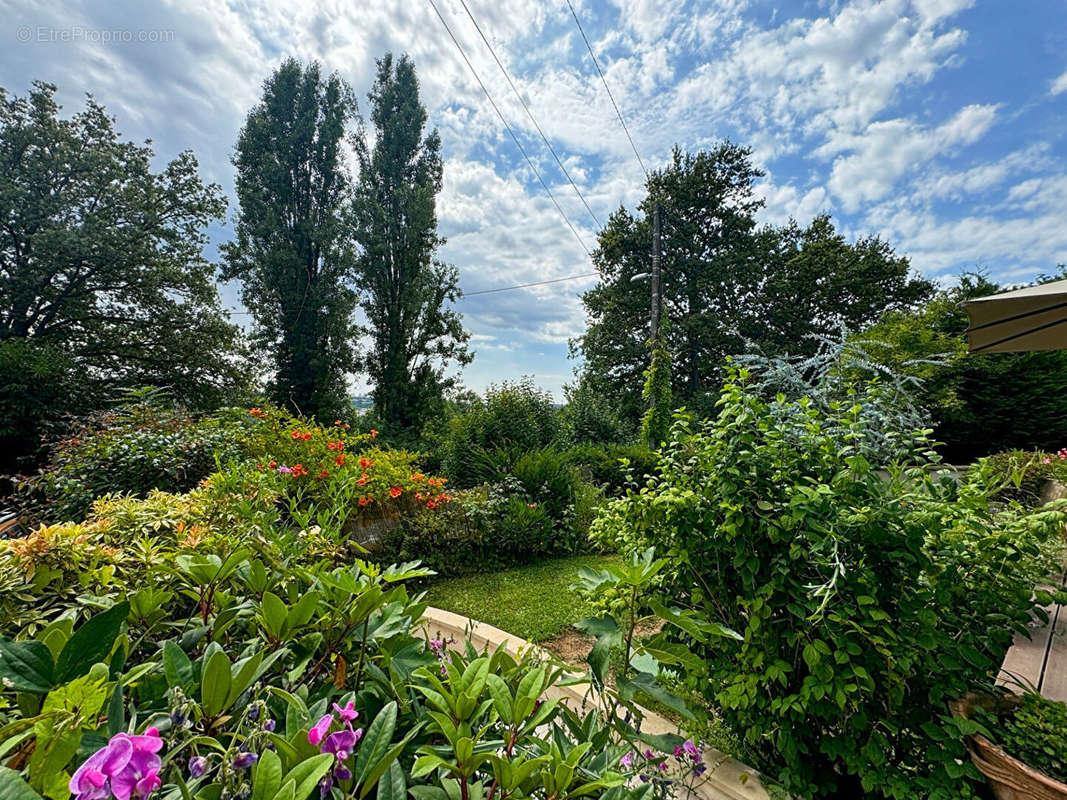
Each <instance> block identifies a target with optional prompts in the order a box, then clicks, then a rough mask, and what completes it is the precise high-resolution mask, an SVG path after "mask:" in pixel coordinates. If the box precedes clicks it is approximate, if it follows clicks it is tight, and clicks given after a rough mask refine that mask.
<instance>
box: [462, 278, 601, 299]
mask: <svg viewBox="0 0 1067 800" xmlns="http://www.w3.org/2000/svg"><path fill="white" fill-rule="evenodd" d="M599 274H600V273H599V272H583V273H582V274H581V275H568V276H567V277H565V278H551V279H550V280H547V281H534V282H533V283H520V284H517V285H515V286H501V287H500V288H499V289H481V290H480V291H477V292H464V293H463V297H474V296H475V295H476V294H493V293H495V292H510V291H511V290H513V289H528V288H530V287H531V286H544V285H545V284H548V283H562V282H563V281H576V280H578V279H579V278H593V277H596V276H597V275H599ZM460 299H461V300H462V299H463V298H460Z"/></svg>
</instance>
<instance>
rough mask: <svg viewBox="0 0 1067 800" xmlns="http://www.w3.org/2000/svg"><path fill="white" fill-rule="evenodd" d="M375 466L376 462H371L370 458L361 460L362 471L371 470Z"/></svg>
mask: <svg viewBox="0 0 1067 800" xmlns="http://www.w3.org/2000/svg"><path fill="white" fill-rule="evenodd" d="M373 466H374V462H373V461H371V460H370V459H369V458H361V459H360V460H359V468H360V469H369V468H370V467H373Z"/></svg>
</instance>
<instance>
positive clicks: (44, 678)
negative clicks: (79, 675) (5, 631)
mask: <svg viewBox="0 0 1067 800" xmlns="http://www.w3.org/2000/svg"><path fill="white" fill-rule="evenodd" d="M54 672H55V665H54V664H53V663H52V653H51V652H50V651H49V650H48V647H47V646H45V645H44V644H42V643H41V642H34V641H25V642H13V641H11V640H10V639H0V683H2V684H3V685H4V686H7V687H9V688H11V689H14V690H15V691H16V692H31V693H33V694H45V693H46V692H48V691H49V690H50V689H51V688H52V686H53V685H54V680H53V674H54Z"/></svg>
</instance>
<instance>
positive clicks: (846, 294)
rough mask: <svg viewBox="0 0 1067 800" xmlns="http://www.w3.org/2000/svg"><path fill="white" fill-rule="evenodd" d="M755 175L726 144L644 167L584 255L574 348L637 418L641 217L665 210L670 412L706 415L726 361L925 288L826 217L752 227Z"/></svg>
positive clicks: (878, 249)
mask: <svg viewBox="0 0 1067 800" xmlns="http://www.w3.org/2000/svg"><path fill="white" fill-rule="evenodd" d="M762 175H763V173H762V171H760V170H759V169H758V168H757V167H756V166H755V165H754V164H753V163H752V159H751V151H750V150H749V149H747V148H745V147H741V146H738V145H736V144H732V143H730V142H723V143H721V144H719V145H716V146H715V147H713V148H712V149H710V150H704V151H700V152H698V153H695V154H694V153H683V152H682V151H681V150H679V149H677V148H676V149H675V151H674V154H673V156H672V160H671V163H670V164H668V165H667V166H666V167H665V168H664V169H662V170H658V171H655V172H653V173H652V174H651V175H650V176H649V180H648V182H647V184H646V190H647V195H646V197H645V199H644V200H643V201H642V202H641V204H640V205H639V208H638V210H639V214H638V215H632V214H630V213H629V212H628V211H626V210H625V209H621V208H620V209H619V210H618V211H617V212H615V213H614V214H613V215H612V216H611V218H610V219H609V220H608V224H607V225H606V226H605V227H604V229H603V230H602V231H601V233H600V237H599V241H598V247H597V249H596V251H595V252H594V254H593V260H594V265H595V267H596V269H597V271H598V272H599V273H600V282H599V283H598V284H597V285H596V286H595V287H594V288H593V289H591V290H590V291H588V292H586V293H585V295H584V296H583V298H582V300H583V303H584V305H585V308H586V314H587V317H588V322H589V325H588V328H587V330H586V332H585V333H584V334H583V335H582V336H580V337H578V338H577V339H576V340H574V341H573V342H572V351H573V352H574V353H575V354H578V355H580V356H581V357H582V359H583V368H584V370H585V374H584V376H583V379H584V380H588V381H589V382H590V383H591V384H592V385H594V386H595V387H596V390H597V391H600V392H602V393H603V394H605V395H606V396H609V397H611V398H612V399H613V400H614V401H616V402H617V403H618V404H619V407H620V408H621V409H622V411H623V413H624V414H625V415H626V416H627V417H628V418H630V419H636V418H637V417H638V416H639V415H640V414H641V411H642V410H643V408H644V404H643V402H642V399H641V386H642V377H641V376H642V373H643V370H644V369H645V367H646V366H647V365H648V362H649V348H648V346H647V340H648V287H647V283H645V282H634V281H632V280H631V278H632V277H633V276H634V275H636V274H638V273H642V272H646V271H647V268H648V266H647V265H648V263H649V259H650V252H651V224H650V219H651V213H652V208H653V205H654V204H655V203H656V202H659V203H660V204H661V206H662V207H663V294H664V297H663V300H664V309H665V316H666V317H667V318H668V319H669V320H670V322H671V326H670V332H669V333H668V334H667V335H666V337H665V345H666V348H667V350H668V351H669V353H670V356H671V360H672V362H673V364H674V373H673V380H672V390H673V396H674V398H675V402H676V403H677V404H678V405H683V404H684V405H687V406H689V407H691V408H696V409H698V410H699V409H702V408H703V409H705V410H706V407H707V406H708V404H709V403H710V402H711V401H712V399H713V398H714V397H715V396H716V394H717V392H718V388H719V384H720V379H721V374H722V373H721V370H722V366H723V362H724V360H725V357H726V356H727V355H731V354H736V353H741V352H744V351H745V350H748V349H758V350H760V351H762V352H764V353H767V354H774V353H781V352H793V353H802V352H807V351H813V350H814V348H815V346H816V345H815V342H814V341H813V340H812V339H811V335H812V334H818V333H824V334H825V333H829V332H831V331H833V330H836V329H838V328H840V327H841V326H842V325H843V326H846V327H850V328H857V327H860V326H862V325H866V324H870V323H871V322H873V321H874V320H876V319H877V318H878V317H879V315H880V314H881V313H882V312H883V311H885V310H886V309H903V308H910V307H912V306H913V305H914V304H915V303H917V302H919V301H921V300H922V299H923V298H925V297H926V296H928V295H929V293H930V291H931V290H932V284H931V283H929V282H928V281H926V280H923V279H921V278H918V277H916V276H914V275H913V274H911V271H910V268H909V263H908V260H907V259H906V258H904V257H901V256H897V255H896V254H895V253H894V252H893V250H892V248H891V247H890V246H889V245H888V244H887V243H885V242H884V241H882V240H881V239H879V238H877V237H865V238H861V239H860V240H858V241H856V242H849V241H847V240H846V239H845V237H844V236H842V235H841V234H839V233H838V232H837V231H836V230H835V229H834V226H833V224H832V223H831V221H830V219H829V217H826V216H820V217H816V218H815V220H813V221H812V223H811V224H810V225H809V226H807V227H806V228H801V227H800V226H799V225H798V224H797V223H796V222H790V223H789V224H788V225H786V226H784V227H775V226H763V227H759V226H758V225H757V222H756V218H755V215H756V213H757V211H758V210H759V209H760V207H762V205H763V200H762V199H761V198H759V197H758V196H757V195H756V191H755V184H756V181H757V180H758V179H759V178H760V177H761V176H762Z"/></svg>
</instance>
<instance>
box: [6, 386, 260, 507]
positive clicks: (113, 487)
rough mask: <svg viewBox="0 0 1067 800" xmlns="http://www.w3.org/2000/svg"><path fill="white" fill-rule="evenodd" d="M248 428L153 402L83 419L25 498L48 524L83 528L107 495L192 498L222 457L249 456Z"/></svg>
mask: <svg viewBox="0 0 1067 800" xmlns="http://www.w3.org/2000/svg"><path fill="white" fill-rule="evenodd" d="M242 423H243V420H242V419H240V418H239V417H238V416H237V415H236V414H230V415H227V414H218V415H213V416H207V417H203V418H196V417H194V416H193V415H191V414H190V413H189V412H187V411H185V410H183V409H180V408H172V407H169V406H167V405H165V404H163V402H162V401H161V399H160V398H159V397H158V396H153V395H145V396H144V397H143V398H142V399H140V400H138V401H137V402H133V403H127V404H124V405H122V406H119V407H117V408H115V409H113V410H110V411H106V412H99V413H96V414H93V415H91V416H90V417H88V418H86V419H83V420H81V421H80V422H79V424H78V425H77V426H76V427H75V428H74V429H73V430H72V431H71V432H70V433H69V435H67V436H66V438H64V439H61V440H60V441H58V442H57V443H56V444H55V446H54V447H53V449H52V452H51V456H50V458H49V461H48V463H47V464H46V465H45V467H44V468H43V469H42V470H41V472H40V473H39V474H38V475H37V476H35V477H34V478H32V479H31V480H30V481H28V482H27V483H26V485H25V488H24V492H23V496H24V498H25V499H26V501H27V502H29V503H30V504H31V506H32V508H33V510H34V511H35V512H36V513H37V514H39V515H40V516H42V517H43V518H44V519H47V520H52V521H63V520H74V521H77V520H82V519H84V518H85V515H86V514H87V513H88V512H89V508H90V506H91V505H92V502H93V500H95V499H96V498H97V497H101V496H103V495H105V494H109V493H113V492H122V493H126V492H129V493H132V494H134V495H137V496H143V495H145V494H146V493H147V492H149V491H150V490H152V489H160V490H163V491H170V492H184V491H188V490H189V489H191V488H193V487H194V486H196V485H197V483H199V482H200V481H201V480H202V479H203V478H204V477H206V476H207V475H209V474H210V473H211V472H213V471H214V470H215V469H216V456H217V455H218V454H219V453H227V454H231V455H240V454H242V452H243V451H242V447H243V445H244V443H245V441H246V439H245V426H244V425H243V424H242Z"/></svg>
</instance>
